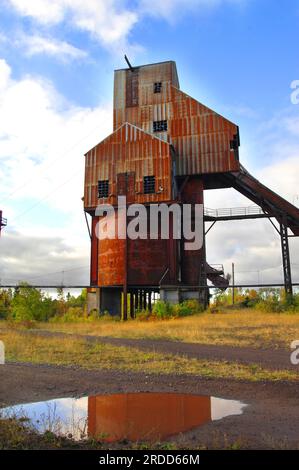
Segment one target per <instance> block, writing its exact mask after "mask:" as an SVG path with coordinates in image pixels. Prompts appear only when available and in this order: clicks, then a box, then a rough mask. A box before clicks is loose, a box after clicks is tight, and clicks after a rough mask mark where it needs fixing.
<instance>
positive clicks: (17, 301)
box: [0, 283, 95, 326]
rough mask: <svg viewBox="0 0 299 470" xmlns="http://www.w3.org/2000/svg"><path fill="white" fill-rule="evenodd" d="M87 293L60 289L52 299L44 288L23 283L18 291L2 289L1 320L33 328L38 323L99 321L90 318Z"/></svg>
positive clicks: (16, 289) (0, 301) (17, 288)
mask: <svg viewBox="0 0 299 470" xmlns="http://www.w3.org/2000/svg"><path fill="white" fill-rule="evenodd" d="M86 299H87V292H86V289H83V290H82V292H81V293H80V294H79V295H78V296H73V295H71V294H70V293H67V295H66V296H65V295H64V293H63V289H57V292H56V295H55V296H53V297H51V296H50V295H47V294H45V293H44V292H43V291H42V290H41V289H37V288H32V287H30V286H29V285H28V284H26V283H21V284H20V285H19V286H18V287H16V288H15V289H6V290H5V289H1V290H0V319H6V320H9V321H15V322H21V323H23V324H24V325H25V326H26V325H28V326H31V325H32V324H33V323H34V322H38V321H43V322H46V321H51V320H52V321H53V320H54V319H55V320H57V321H79V320H80V321H82V320H84V319H91V320H94V319H95V315H89V316H88V315H87V308H86Z"/></svg>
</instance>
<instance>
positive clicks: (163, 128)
mask: <svg viewBox="0 0 299 470" xmlns="http://www.w3.org/2000/svg"><path fill="white" fill-rule="evenodd" d="M167 129H168V125H167V120H166V119H163V120H162V121H153V132H167Z"/></svg>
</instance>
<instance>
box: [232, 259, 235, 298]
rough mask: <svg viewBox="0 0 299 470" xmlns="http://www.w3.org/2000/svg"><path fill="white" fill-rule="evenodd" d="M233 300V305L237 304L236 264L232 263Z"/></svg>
mask: <svg viewBox="0 0 299 470" xmlns="http://www.w3.org/2000/svg"><path fill="white" fill-rule="evenodd" d="M232 284H233V288H232V300H233V305H234V304H235V263H232Z"/></svg>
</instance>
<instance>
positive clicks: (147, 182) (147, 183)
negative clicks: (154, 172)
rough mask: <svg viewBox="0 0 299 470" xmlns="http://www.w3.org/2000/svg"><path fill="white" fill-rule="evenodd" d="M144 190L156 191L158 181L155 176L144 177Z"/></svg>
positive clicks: (147, 192)
mask: <svg viewBox="0 0 299 470" xmlns="http://www.w3.org/2000/svg"><path fill="white" fill-rule="evenodd" d="M143 192H144V194H153V193H155V192H156V181H155V177H154V176H144V177H143Z"/></svg>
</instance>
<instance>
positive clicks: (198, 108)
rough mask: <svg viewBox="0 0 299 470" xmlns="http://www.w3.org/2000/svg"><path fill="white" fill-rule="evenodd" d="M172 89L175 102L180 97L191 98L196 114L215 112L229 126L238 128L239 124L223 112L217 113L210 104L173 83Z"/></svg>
mask: <svg viewBox="0 0 299 470" xmlns="http://www.w3.org/2000/svg"><path fill="white" fill-rule="evenodd" d="M171 91H172V102H173V103H175V102H176V101H179V100H180V99H182V98H183V99H184V100H189V101H190V103H192V105H193V106H194V114H198V115H205V114H206V115H209V114H213V115H216V116H218V117H219V118H221V119H222V120H223V121H224V122H226V123H227V125H228V126H229V127H235V128H236V129H238V126H237V124H235V123H234V122H232V121H230V120H229V119H227V118H226V117H224V116H222V115H221V114H219V113H217V112H216V111H214V110H213V109H211V108H209V107H208V106H206V105H204V104H202V103H200V101H198V100H196V99H195V98H193V97H192V96H190V95H188V94H187V93H185V92H184V91H182V90H180V89H179V88H177V87H175V86H174V85H171ZM181 111H182V114H181V116H180V117H184V116H183V110H181Z"/></svg>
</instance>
